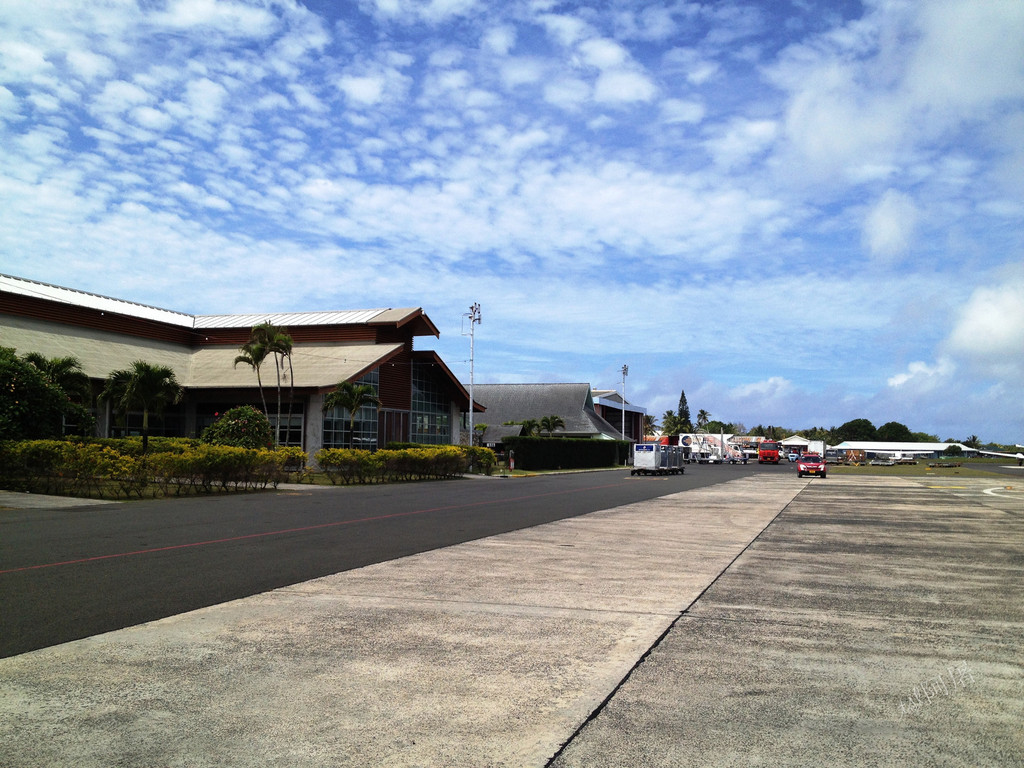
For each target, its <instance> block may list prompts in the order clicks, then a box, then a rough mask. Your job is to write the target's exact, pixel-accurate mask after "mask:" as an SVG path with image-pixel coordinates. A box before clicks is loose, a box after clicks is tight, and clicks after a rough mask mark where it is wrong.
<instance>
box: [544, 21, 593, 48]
mask: <svg viewBox="0 0 1024 768" xmlns="http://www.w3.org/2000/svg"><path fill="white" fill-rule="evenodd" d="M537 20H538V21H539V22H540V23H541V24H543V25H544V27H545V28H546V29H547V31H548V34H549V35H551V36H552V37H553V38H554V39H555V40H556V41H557V42H559V43H561V44H562V45H566V46H568V45H573V44H574V43H576V42H577V41H579V40H581V39H582V38H583V37H584V36H585V35H588V34H589V33H590V25H589V24H587V23H586V22H584V21H581V20H580V19H577V18H575V17H573V16H564V15H560V14H554V13H548V14H542V15H541V16H539V17H538V19H537Z"/></svg>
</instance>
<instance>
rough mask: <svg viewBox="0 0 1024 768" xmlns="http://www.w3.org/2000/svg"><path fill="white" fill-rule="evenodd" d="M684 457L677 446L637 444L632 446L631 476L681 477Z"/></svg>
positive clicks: (681, 450)
mask: <svg viewBox="0 0 1024 768" xmlns="http://www.w3.org/2000/svg"><path fill="white" fill-rule="evenodd" d="M684 462H685V455H684V453H683V449H682V448H681V447H680V446H678V445H662V444H661V443H637V444H636V445H634V446H633V469H632V470H631V471H630V473H629V474H631V475H681V474H683V473H684V472H685V471H686V468H685V467H684V466H683V463H684Z"/></svg>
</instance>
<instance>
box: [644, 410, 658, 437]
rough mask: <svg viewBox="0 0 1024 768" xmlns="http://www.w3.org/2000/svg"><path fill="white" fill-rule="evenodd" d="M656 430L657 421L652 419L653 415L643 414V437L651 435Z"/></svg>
mask: <svg viewBox="0 0 1024 768" xmlns="http://www.w3.org/2000/svg"><path fill="white" fill-rule="evenodd" d="M657 431H658V422H657V421H655V420H654V417H653V416H652V415H651V414H649V413H645V414H644V437H647V436H648V435H653V434H654V433H655V432H657Z"/></svg>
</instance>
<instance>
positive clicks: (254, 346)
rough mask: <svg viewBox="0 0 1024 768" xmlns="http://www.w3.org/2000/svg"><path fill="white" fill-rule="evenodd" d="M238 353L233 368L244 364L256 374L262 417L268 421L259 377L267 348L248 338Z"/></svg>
mask: <svg viewBox="0 0 1024 768" xmlns="http://www.w3.org/2000/svg"><path fill="white" fill-rule="evenodd" d="M254 330H255V329H254ZM238 351H239V352H241V353H242V354H240V355H239V356H238V357H236V358H235V368H237V367H238V364H239V363H245V364H246V365H248V366H249V367H250V368H252V369H253V370H254V371H255V372H256V386H257V387H259V390H260V402H262V403H263V415H264V416H266V417H267V418H268V419H269V418H270V411H268V410H267V398H266V397H265V396H264V395H263V378H262V376H261V375H260V368H262V367H263V361H264V360H266V359H267V355H268V354H269V352H268V350H267V347H266V345H265V344H263V343H262V342H260V341H257V340H256V339H255V337H254V336H250V337H249V341H247V342H245V344H243V345H242V346H241V347H239V350H238Z"/></svg>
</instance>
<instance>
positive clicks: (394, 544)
mask: <svg viewBox="0 0 1024 768" xmlns="http://www.w3.org/2000/svg"><path fill="white" fill-rule="evenodd" d="M791 469H792V468H791V467H788V466H785V465H782V466H779V467H773V466H759V465H757V464H752V465H748V466H728V465H726V466H690V467H688V468H687V471H686V474H684V475H682V476H675V477H664V478H656V477H631V476H630V475H629V473H628V471H608V472H594V473H580V474H568V475H548V476H541V477H533V478H516V479H463V480H454V481H448V482H435V483H416V484H404V485H386V486H366V487H348V488H330V489H322V488H315V489H313V488H311V489H302V490H287V491H279V492H275V493H264V494H246V495H228V496H217V497H207V498H188V499H166V500H160V501H152V502H136V503H131V504H116V505H101V506H92V507H76V508H70V509H69V508H61V509H47V510H0V658H3V657H8V656H13V655H17V654H20V653H25V652H27V651H31V650H35V649H37V648H44V647H47V646H51V645H56V644H58V643H64V642H68V641H71V640H77V639H80V638H83V637H89V636H92V635H95V634H99V633H102V632H108V631H111V630H115V629H120V628H123V627H127V626H132V625H135V624H139V623H142V622H146V621H152V620H155V619H160V618H163V617H166V616H171V615H174V614H178V613H182V612H185V611H189V610H193V609H196V608H200V607H203V606H207V605H213V604H216V603H221V602H225V601H228V600H234V599H237V598H241V597H247V596H250V595H254V594H258V593H260V592H265V591H267V590H270V589H275V588H278V587H282V586H286V585H289V584H295V583H298V582H301V581H306V580H309V579H313V578H318V577H321V576H326V575H328V574H332V573H338V572H341V571H346V570H350V569H353V568H359V567H361V566H364V565H369V564H371V563H377V562H382V561H386V560H392V559H395V558H399V557H404V556H406V555H411V554H415V553H418V552H425V551H428V550H432V549H437V548H440V547H446V546H450V545H453V544H458V543H461V542H465V541H470V540H474V539H479V538H483V537H487V536H493V535H496V534H499V533H504V532H507V531H512V530H517V529H521V528H528V527H530V526H534V525H540V524H543V523H548V522H551V521H554V520H560V519H564V518H569V517H575V516H577V515H583V514H587V513H589V512H594V511H596V510H600V509H607V508H610V507H616V506H620V505H623V504H630V503H634V502H637V501H643V500H646V499H650V498H655V497H658V496H664V495H667V494H670V493H676V492H679V491H684V490H689V489H693V488H699V487H704V486H707V485H713V484H716V483H721V482H726V481H728V480H733V479H735V478H737V477H741V476H743V475H747V474H751V473H754V472H765V471H768V472H783V471H791Z"/></svg>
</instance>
